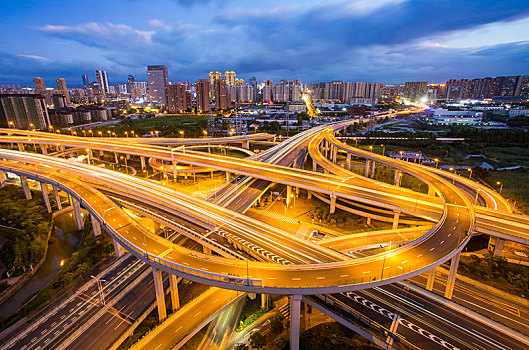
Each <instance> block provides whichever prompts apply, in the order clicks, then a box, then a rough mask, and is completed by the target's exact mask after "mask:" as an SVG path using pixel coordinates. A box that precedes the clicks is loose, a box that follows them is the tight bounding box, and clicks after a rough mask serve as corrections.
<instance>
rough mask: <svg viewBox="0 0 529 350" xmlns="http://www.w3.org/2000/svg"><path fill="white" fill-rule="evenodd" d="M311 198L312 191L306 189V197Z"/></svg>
mask: <svg viewBox="0 0 529 350" xmlns="http://www.w3.org/2000/svg"><path fill="white" fill-rule="evenodd" d="M311 198H312V192H311V191H307V199H311Z"/></svg>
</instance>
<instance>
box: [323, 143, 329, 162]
mask: <svg viewBox="0 0 529 350" xmlns="http://www.w3.org/2000/svg"><path fill="white" fill-rule="evenodd" d="M323 142H324V145H325V146H324V149H325V158H329V142H328V141H327V140H325V141H323Z"/></svg>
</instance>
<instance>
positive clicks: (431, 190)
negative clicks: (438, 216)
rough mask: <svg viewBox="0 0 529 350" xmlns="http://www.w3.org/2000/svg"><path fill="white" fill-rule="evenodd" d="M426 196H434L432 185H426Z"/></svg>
mask: <svg viewBox="0 0 529 350" xmlns="http://www.w3.org/2000/svg"><path fill="white" fill-rule="evenodd" d="M428 195H429V196H435V189H434V188H433V186H432V185H428Z"/></svg>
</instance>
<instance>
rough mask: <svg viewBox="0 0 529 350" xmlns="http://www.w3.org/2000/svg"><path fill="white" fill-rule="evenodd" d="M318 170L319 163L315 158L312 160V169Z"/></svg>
mask: <svg viewBox="0 0 529 350" xmlns="http://www.w3.org/2000/svg"><path fill="white" fill-rule="evenodd" d="M316 170H318V164H317V163H316V161H315V160H314V159H313V160H312V171H316Z"/></svg>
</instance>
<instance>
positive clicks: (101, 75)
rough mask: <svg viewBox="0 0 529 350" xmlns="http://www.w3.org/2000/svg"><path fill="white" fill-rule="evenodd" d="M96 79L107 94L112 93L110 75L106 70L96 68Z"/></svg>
mask: <svg viewBox="0 0 529 350" xmlns="http://www.w3.org/2000/svg"><path fill="white" fill-rule="evenodd" d="M96 81H97V85H99V88H100V89H101V91H102V92H103V93H105V94H109V93H110V87H109V86H108V75H107V71H105V70H96Z"/></svg>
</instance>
